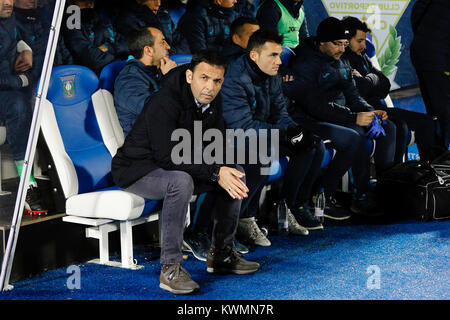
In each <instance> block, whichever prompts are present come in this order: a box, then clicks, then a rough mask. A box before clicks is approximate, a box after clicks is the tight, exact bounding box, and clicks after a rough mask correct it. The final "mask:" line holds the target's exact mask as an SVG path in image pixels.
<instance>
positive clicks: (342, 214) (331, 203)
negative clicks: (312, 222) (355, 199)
mask: <svg viewBox="0 0 450 320" xmlns="http://www.w3.org/2000/svg"><path fill="white" fill-rule="evenodd" d="M323 216H324V217H325V218H328V219H333V220H346V219H349V218H350V217H351V214H350V212H349V210H347V209H346V208H344V207H343V206H342V205H341V204H339V203H338V202H337V200H336V198H334V197H333V196H330V197H327V199H326V201H325V210H324V213H323Z"/></svg>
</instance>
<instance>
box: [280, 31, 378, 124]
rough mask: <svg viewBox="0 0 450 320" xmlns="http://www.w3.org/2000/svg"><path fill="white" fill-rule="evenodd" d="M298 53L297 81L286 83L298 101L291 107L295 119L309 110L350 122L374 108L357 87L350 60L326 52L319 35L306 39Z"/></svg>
mask: <svg viewBox="0 0 450 320" xmlns="http://www.w3.org/2000/svg"><path fill="white" fill-rule="evenodd" d="M295 53H296V56H295V57H294V58H293V60H292V62H291V70H292V71H293V73H294V81H290V82H284V83H283V90H284V92H285V94H286V95H287V96H288V97H289V98H291V99H292V100H294V101H295V107H294V108H292V109H291V110H290V114H291V116H292V117H293V119H294V120H295V121H297V120H296V119H299V117H300V118H301V117H303V116H304V113H306V114H307V115H308V116H310V117H312V118H314V119H317V120H320V121H326V122H331V123H335V124H339V125H348V124H354V123H356V116H357V113H359V112H365V111H373V110H374V109H373V107H372V106H371V105H370V104H369V103H367V102H366V101H365V100H364V99H363V98H362V97H361V96H360V94H359V92H358V90H357V89H356V87H355V84H354V80H353V77H352V68H351V67H350V65H349V63H348V61H347V60H345V59H342V58H341V59H339V60H335V59H334V58H332V57H330V56H328V55H327V54H325V53H322V52H321V51H320V50H319V48H318V45H317V43H316V39H315V37H309V38H307V39H305V41H304V42H303V43H301V44H300V45H299V46H298V47H297V48H296V50H295Z"/></svg>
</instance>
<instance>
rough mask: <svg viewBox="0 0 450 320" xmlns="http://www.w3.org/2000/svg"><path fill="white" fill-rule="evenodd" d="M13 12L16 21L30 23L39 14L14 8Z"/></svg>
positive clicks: (31, 10)
mask: <svg viewBox="0 0 450 320" xmlns="http://www.w3.org/2000/svg"><path fill="white" fill-rule="evenodd" d="M14 11H15V12H16V18H17V19H20V20H30V21H35V20H36V19H37V18H38V13H39V12H38V10H37V9H21V8H16V7H14Z"/></svg>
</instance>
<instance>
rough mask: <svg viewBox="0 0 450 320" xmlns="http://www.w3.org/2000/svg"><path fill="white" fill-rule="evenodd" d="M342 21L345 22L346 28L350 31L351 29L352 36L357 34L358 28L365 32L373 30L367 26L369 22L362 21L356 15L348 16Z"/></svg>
mask: <svg viewBox="0 0 450 320" xmlns="http://www.w3.org/2000/svg"><path fill="white" fill-rule="evenodd" d="M342 22H343V23H344V25H345V27H346V29H347V30H348V31H350V38H353V37H354V36H356V32H357V31H358V30H361V31H362V32H365V33H367V32H368V33H371V32H372V30H370V28H369V27H368V26H367V23H365V22H362V21H361V20H359V19H358V18H356V17H352V16H346V17H344V18H343V19H342Z"/></svg>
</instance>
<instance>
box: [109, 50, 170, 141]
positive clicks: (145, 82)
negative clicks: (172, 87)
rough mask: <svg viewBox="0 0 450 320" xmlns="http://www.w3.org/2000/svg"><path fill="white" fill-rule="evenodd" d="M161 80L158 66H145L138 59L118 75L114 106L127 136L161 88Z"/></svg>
mask: <svg viewBox="0 0 450 320" xmlns="http://www.w3.org/2000/svg"><path fill="white" fill-rule="evenodd" d="M161 78H162V74H161V72H160V71H159V69H157V67H156V66H145V65H144V64H143V63H142V62H140V61H139V60H137V59H133V60H130V61H128V62H127V64H126V65H125V66H124V67H123V69H122V70H121V71H120V73H119V74H118V76H117V78H116V81H115V84H114V104H115V106H116V111H117V116H118V117H119V121H120V124H121V125H122V128H123V131H124V134H125V135H127V134H128V133H129V132H130V131H131V128H132V127H133V124H134V122H135V121H136V119H137V117H138V116H139V114H140V113H141V111H142V109H143V108H144V106H145V105H146V104H147V103H148V102H149V100H150V98H151V97H152V96H153V95H154V94H155V92H157V91H158V90H159V88H160V87H161Z"/></svg>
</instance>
